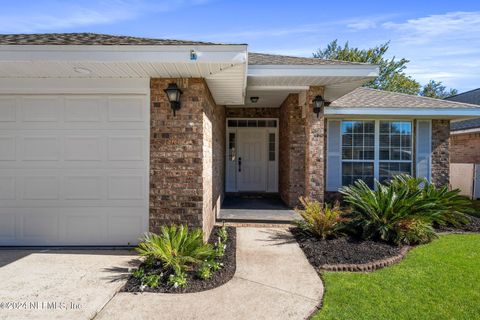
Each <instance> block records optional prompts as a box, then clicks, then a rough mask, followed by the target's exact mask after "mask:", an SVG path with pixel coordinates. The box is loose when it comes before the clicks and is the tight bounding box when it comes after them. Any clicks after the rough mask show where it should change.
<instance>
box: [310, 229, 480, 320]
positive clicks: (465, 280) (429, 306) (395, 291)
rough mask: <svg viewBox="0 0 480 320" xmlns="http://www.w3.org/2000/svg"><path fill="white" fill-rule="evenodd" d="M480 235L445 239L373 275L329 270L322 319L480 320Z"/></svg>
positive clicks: (324, 275)
mask: <svg viewBox="0 0 480 320" xmlns="http://www.w3.org/2000/svg"><path fill="white" fill-rule="evenodd" d="M479 248H480V235H478V234H465V235H446V236H441V237H440V238H439V239H437V240H435V241H433V242H432V243H430V244H427V245H422V246H419V247H417V248H415V249H413V250H412V251H410V252H409V253H408V255H407V257H406V258H405V259H404V260H403V261H402V262H400V263H399V264H397V265H394V266H391V267H388V268H385V269H381V270H378V271H375V272H372V273H349V272H326V273H324V274H323V277H322V278H323V280H324V283H325V288H326V289H325V290H326V292H325V296H324V300H323V306H322V309H321V310H320V311H319V312H318V313H317V314H316V315H315V316H314V317H313V319H315V320H320V319H356V320H359V319H409V320H410V319H478V315H479V314H480V303H479V301H480V249H479Z"/></svg>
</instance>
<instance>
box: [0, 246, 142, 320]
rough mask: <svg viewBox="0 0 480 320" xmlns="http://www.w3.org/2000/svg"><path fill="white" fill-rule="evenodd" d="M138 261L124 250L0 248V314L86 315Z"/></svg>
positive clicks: (0, 316)
mask: <svg viewBox="0 0 480 320" xmlns="http://www.w3.org/2000/svg"><path fill="white" fill-rule="evenodd" d="M138 262H139V261H138V258H137V256H136V255H135V254H134V253H133V252H131V251H126V250H55V249H48V250H0V280H1V285H0V297H1V301H0V319H8V320H11V319H75V320H77V319H78V320H87V319H92V318H93V317H95V315H96V314H97V312H98V311H100V310H101V309H102V308H103V306H104V305H105V304H106V303H107V302H108V301H110V299H111V298H112V297H113V296H114V295H115V294H116V293H117V292H118V290H119V289H120V288H121V287H122V286H123V285H124V283H125V279H126V277H127V276H128V268H129V267H135V266H136V265H138Z"/></svg>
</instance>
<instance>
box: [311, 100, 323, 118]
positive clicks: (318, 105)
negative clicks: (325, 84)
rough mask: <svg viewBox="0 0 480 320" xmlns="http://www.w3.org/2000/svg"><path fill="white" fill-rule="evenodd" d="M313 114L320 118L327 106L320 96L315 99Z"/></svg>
mask: <svg viewBox="0 0 480 320" xmlns="http://www.w3.org/2000/svg"><path fill="white" fill-rule="evenodd" d="M312 102H313V112H314V113H315V114H316V115H317V118H318V117H319V116H320V113H321V112H322V111H323V107H324V106H325V100H323V97H322V96H320V95H318V96H316V97H315V99H313V101H312Z"/></svg>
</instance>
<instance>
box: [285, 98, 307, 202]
mask: <svg viewBox="0 0 480 320" xmlns="http://www.w3.org/2000/svg"><path fill="white" fill-rule="evenodd" d="M298 104H299V103H298V94H290V95H289V96H288V97H287V98H286V99H285V101H284V102H283V103H282V105H281V106H280V121H279V122H280V124H279V125H280V128H279V192H280V196H281V198H282V200H283V201H284V202H285V203H286V204H287V205H289V206H291V207H293V206H295V205H297V204H298V198H299V197H300V196H303V195H304V193H305V150H306V140H305V139H306V137H305V124H304V119H302V108H301V107H300V106H299V105H298Z"/></svg>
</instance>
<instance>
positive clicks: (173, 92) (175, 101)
mask: <svg viewBox="0 0 480 320" xmlns="http://www.w3.org/2000/svg"><path fill="white" fill-rule="evenodd" d="M163 91H165V93H166V94H167V97H168V101H170V107H171V108H172V110H173V116H174V117H175V112H176V111H177V110H180V96H181V95H182V90H180V88H179V87H178V86H177V84H176V83H170V84H169V85H168V88H167V89H165V90H163Z"/></svg>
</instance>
